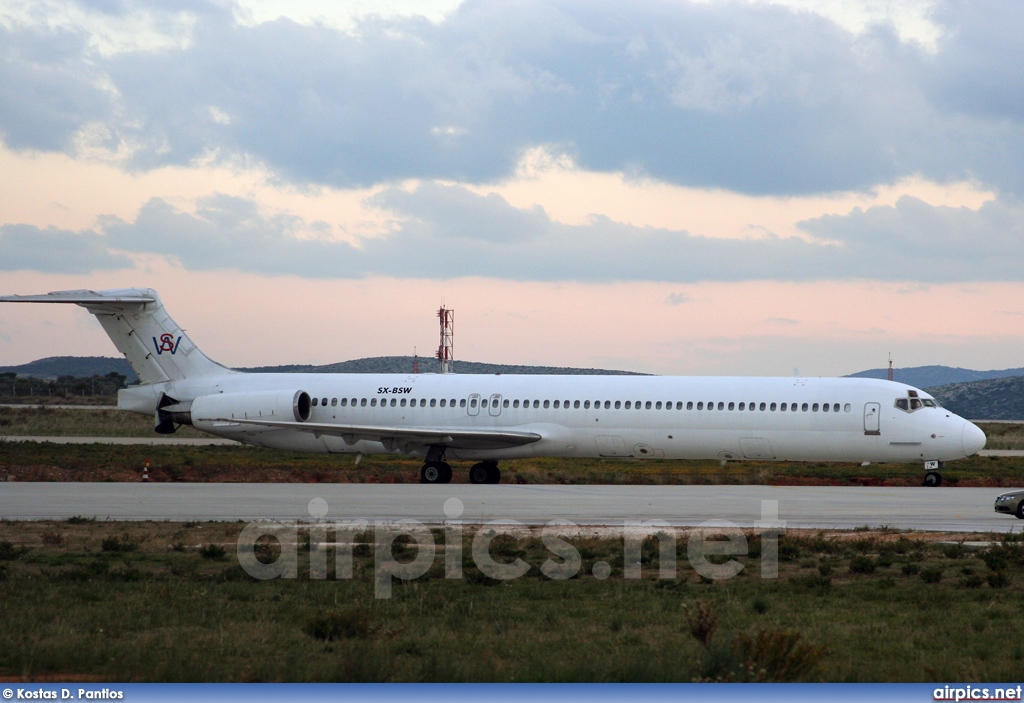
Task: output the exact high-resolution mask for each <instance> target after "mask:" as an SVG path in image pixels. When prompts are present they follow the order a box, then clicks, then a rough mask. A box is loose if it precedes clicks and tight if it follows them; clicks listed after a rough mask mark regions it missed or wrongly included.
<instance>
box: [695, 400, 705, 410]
mask: <svg viewBox="0 0 1024 703" xmlns="http://www.w3.org/2000/svg"><path fill="white" fill-rule="evenodd" d="M697 409H698V410H703V409H704V401H703V400H702V401H700V402H699V403H697Z"/></svg>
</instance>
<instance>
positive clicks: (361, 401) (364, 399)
mask: <svg viewBox="0 0 1024 703" xmlns="http://www.w3.org/2000/svg"><path fill="white" fill-rule="evenodd" d="M359 404H360V405H361V406H362V407H364V408H365V407H366V398H363V399H362V400H360V401H359Z"/></svg>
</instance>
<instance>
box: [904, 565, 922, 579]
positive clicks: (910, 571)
mask: <svg viewBox="0 0 1024 703" xmlns="http://www.w3.org/2000/svg"><path fill="white" fill-rule="evenodd" d="M920 570H921V567H920V566H918V565H917V564H904V565H903V568H902V569H901V571H902V572H903V575H904V576H913V575H914V574H916V573H917V572H919V571H920Z"/></svg>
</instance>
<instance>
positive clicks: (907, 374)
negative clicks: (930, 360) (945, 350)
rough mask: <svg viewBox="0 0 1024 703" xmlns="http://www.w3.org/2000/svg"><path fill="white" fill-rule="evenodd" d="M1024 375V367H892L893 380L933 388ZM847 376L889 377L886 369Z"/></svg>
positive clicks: (870, 370) (869, 370) (859, 372)
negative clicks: (995, 369) (998, 369)
mask: <svg viewBox="0 0 1024 703" xmlns="http://www.w3.org/2000/svg"><path fill="white" fill-rule="evenodd" d="M1010 376H1024V368H1020V369H1003V370H1001V371H974V370H972V369H962V368H960V367H957V366H912V367H910V368H906V369H894V370H893V380H894V381H899V382H900V383H906V384H908V385H911V386H914V387H916V388H933V387H936V386H948V385H950V384H953V383H969V382H971V381H985V380H989V379H993V378H1008V377H1010ZM847 378H889V370H888V369H868V370H867V371H858V372H857V373H851V374H850V375H849V376H847Z"/></svg>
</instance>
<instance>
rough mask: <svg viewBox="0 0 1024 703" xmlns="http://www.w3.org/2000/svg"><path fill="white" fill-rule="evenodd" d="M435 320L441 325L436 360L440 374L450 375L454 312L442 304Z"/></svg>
mask: <svg viewBox="0 0 1024 703" xmlns="http://www.w3.org/2000/svg"><path fill="white" fill-rule="evenodd" d="M437 319H438V321H439V322H440V323H441V345H440V346H439V347H438V348H437V358H438V361H440V362H441V373H452V372H453V371H454V368H453V366H452V364H454V363H455V355H454V354H453V352H452V338H453V336H454V332H453V329H454V327H455V311H454V310H451V309H450V308H446V307H445V306H444V303H442V304H441V307H440V308H439V309H438V311H437Z"/></svg>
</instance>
